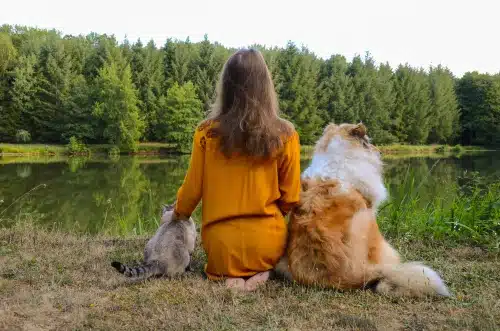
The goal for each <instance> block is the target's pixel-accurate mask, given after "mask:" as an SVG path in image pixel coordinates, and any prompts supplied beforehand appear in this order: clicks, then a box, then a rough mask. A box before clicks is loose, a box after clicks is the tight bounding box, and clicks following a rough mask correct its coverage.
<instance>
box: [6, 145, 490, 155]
mask: <svg viewBox="0 0 500 331" xmlns="http://www.w3.org/2000/svg"><path fill="white" fill-rule="evenodd" d="M112 147H113V146H112V145H103V144H96V145H87V148H88V149H89V153H73V154H70V153H68V151H67V149H66V146H65V145H45V144H26V145H25V144H7V143H0V157H3V156H11V157H17V156H45V157H57V156H59V157H60V156H67V157H89V156H90V157H92V155H99V156H102V155H108V151H109V150H110V149H111V148H112ZM377 148H378V149H379V150H380V152H381V153H382V154H385V155H401V156H403V155H405V156H427V155H443V156H444V155H453V154H463V153H475V152H494V151H498V149H496V148H488V147H482V146H461V145H456V146H451V145H402V144H392V145H381V146H377ZM313 152H314V146H310V145H303V146H301V155H302V156H305V157H308V156H311V155H312V154H313ZM185 154H188V153H181V152H177V151H175V150H174V149H173V148H172V145H171V144H168V143H154V142H149V143H148V142H146V143H139V144H138V145H137V151H126V150H125V151H120V153H119V155H130V156H160V155H185Z"/></svg>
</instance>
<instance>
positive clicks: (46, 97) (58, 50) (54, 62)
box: [28, 40, 73, 143]
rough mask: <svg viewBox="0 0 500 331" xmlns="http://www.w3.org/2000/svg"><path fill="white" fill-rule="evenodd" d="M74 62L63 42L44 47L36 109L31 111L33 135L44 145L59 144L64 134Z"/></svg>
mask: <svg viewBox="0 0 500 331" xmlns="http://www.w3.org/2000/svg"><path fill="white" fill-rule="evenodd" d="M71 67H72V65H71V59H70V58H69V56H68V54H67V53H65V51H64V46H63V44H62V42H61V41H60V40H53V41H50V42H48V43H46V44H44V45H43V46H42V49H41V52H40V55H39V62H38V74H37V76H36V78H37V79H36V92H37V93H36V96H35V99H34V108H33V109H32V110H30V111H28V116H29V117H30V118H31V119H32V121H33V127H32V130H33V131H32V132H31V135H32V137H33V138H34V139H36V140H39V141H45V142H54V143H55V142H60V141H61V136H62V133H63V125H64V123H63V122H62V121H63V118H64V116H63V114H64V112H65V108H64V105H65V103H66V101H67V98H68V97H69V85H70V81H71V79H72V78H73V77H72V76H73V73H72V72H71Z"/></svg>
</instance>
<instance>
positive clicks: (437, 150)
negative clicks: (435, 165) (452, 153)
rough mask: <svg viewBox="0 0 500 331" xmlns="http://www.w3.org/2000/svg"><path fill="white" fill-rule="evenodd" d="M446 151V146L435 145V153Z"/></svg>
mask: <svg viewBox="0 0 500 331" xmlns="http://www.w3.org/2000/svg"><path fill="white" fill-rule="evenodd" d="M445 152H446V146H438V147H436V153H439V154H443V153H445Z"/></svg>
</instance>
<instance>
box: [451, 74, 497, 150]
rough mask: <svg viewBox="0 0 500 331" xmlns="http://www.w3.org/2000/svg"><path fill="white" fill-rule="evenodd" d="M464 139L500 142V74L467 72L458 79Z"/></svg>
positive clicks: (480, 142) (486, 143)
mask: <svg viewBox="0 0 500 331" xmlns="http://www.w3.org/2000/svg"><path fill="white" fill-rule="evenodd" d="M457 94H458V98H459V100H460V108H461V114H462V116H461V125H462V130H463V133H462V143H463V144H467V145H468V144H479V145H499V144H500V75H495V76H490V75H485V74H479V73H477V72H472V73H470V72H469V73H466V74H465V75H464V77H462V79H460V81H459V82H458V86H457Z"/></svg>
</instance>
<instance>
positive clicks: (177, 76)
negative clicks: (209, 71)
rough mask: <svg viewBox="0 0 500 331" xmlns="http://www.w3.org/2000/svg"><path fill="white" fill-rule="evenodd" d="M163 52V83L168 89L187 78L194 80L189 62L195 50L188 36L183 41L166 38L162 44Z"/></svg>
mask: <svg viewBox="0 0 500 331" xmlns="http://www.w3.org/2000/svg"><path fill="white" fill-rule="evenodd" d="M163 49H164V52H165V62H164V65H165V80H166V81H165V83H166V88H167V89H169V88H170V87H171V86H173V85H174V83H177V84H179V85H183V84H184V83H186V82H188V81H189V80H194V73H193V70H192V68H193V67H192V64H191V62H192V61H193V59H194V55H195V50H194V47H193V45H192V44H191V41H190V40H189V38H188V39H187V40H186V41H184V42H180V41H177V42H173V41H172V40H171V39H168V40H167V42H166V43H165V46H164V48H163Z"/></svg>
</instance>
